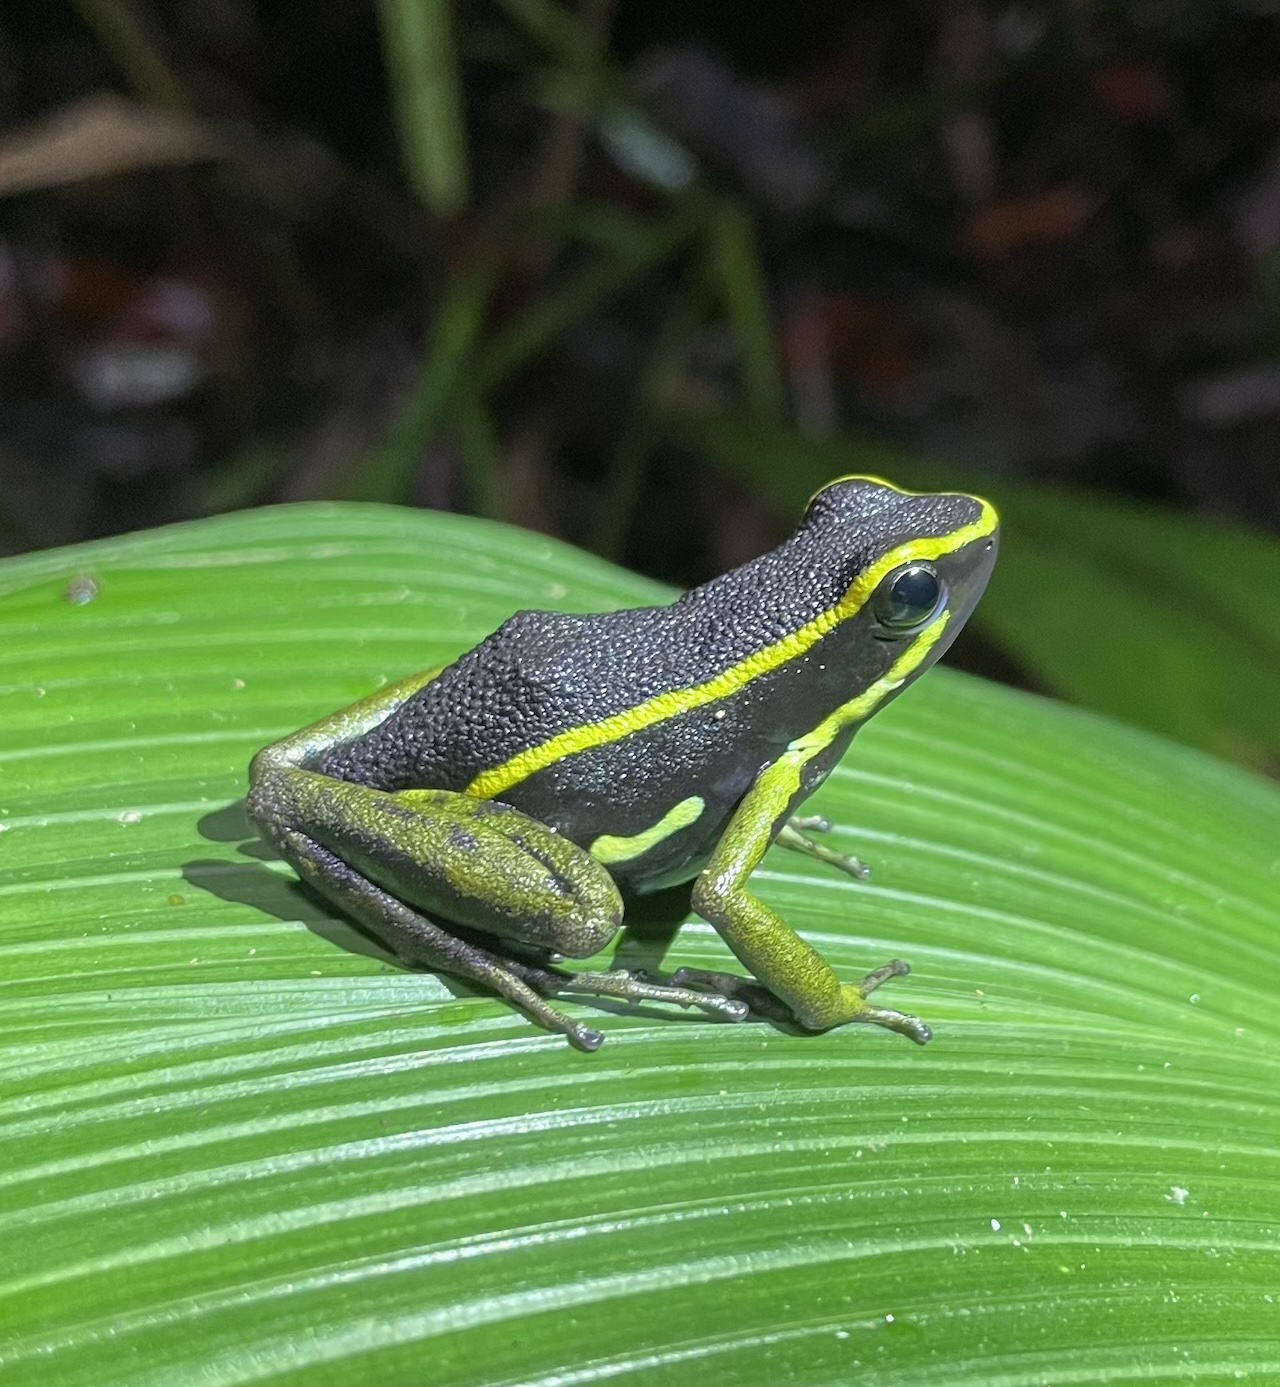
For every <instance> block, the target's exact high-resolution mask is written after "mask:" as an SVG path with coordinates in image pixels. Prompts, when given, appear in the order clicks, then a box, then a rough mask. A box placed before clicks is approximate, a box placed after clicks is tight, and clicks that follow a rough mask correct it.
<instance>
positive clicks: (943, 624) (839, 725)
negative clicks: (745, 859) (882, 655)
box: [739, 612, 951, 851]
mask: <svg viewBox="0 0 1280 1387" xmlns="http://www.w3.org/2000/svg"><path fill="white" fill-rule="evenodd" d="M950 620H951V613H950V612H943V613H941V615H939V616H938V617H937V618H935V620H933V621H931V622H930V623H929V625H928V626H926V627H925V628H924V630H923V631H921V633H920V634H919V636H917V637H916V639H915V640H914V641H912V643H911V645H910V647H909V648H908V649H907V650H904V651H903V653H902V654H901V655H900V656H899V657H898V658H897V659H896V660H895V661H894V662H893V664H892V665H891V666H890V667H889V669H888V671H887V672H886V673H884V674H882V675H881V676H880V678H879V679H877V680H876V682H875V683H874V684H871V685H868V687H867V688H865V689H864V690H863V691H862V692H861V693H860V694H859V695H858V696H857V697H856V698H851V699H850V700H849V701H848V703H842V704H841V705H840V707H839V708H837V709H836V710H835V712H834V713H831V714H829V715H828V716H827V717H825V718H823V720H822V721H821V722H820V723H819V724H818V725H817V727H815V728H814V729H813V731H811V732H806V733H805V734H804V736H802V737H797V738H796V739H795V741H794V742H791V743H790V744H789V745H788V747H787V749H786V751H784V752H783V753H782V755H781V756H779V757H778V759H777V760H776V761H773V762H771V763H770V764H769V765H767V766H766V767H765V768H764V770H762V771H761V772H760V775H759V776H758V777H757V779H756V782H755V784H754V785H753V786H752V787H751V791H750V793H749V795H748V797H747V798H748V800H749V801H751V802H752V804H753V805H754V804H756V803H757V802H758V801H759V799H760V797H763V798H764V800H765V801H766V804H767V811H762V812H767V813H768V814H769V815H770V817H772V818H777V816H778V815H779V814H781V813H783V811H784V810H785V809H786V807H787V805H789V804H791V802H792V801H793V800H794V799H795V797H796V795H797V794H799V792H800V785H801V779H802V773H803V771H804V768H805V766H807V765H808V764H809V762H810V761H812V760H813V758H814V757H815V756H817V755H818V754H819V752H822V751H825V750H826V748H827V747H829V746H830V745H831V743H832V742H834V741H835V740H836V738H837V737H839V735H840V734H841V733H842V732H844V731H845V730H846V729H847V728H849V727H852V726H854V725H855V724H857V723H860V722H865V721H866V720H867V719H868V718H869V717H870V716H871V714H872V713H874V712H875V710H876V709H877V708H878V707H879V706H880V705H881V704H882V703H883V702H884V701H885V699H887V698H888V697H889V696H890V695H891V694H894V693H896V692H897V691H898V690H899V689H900V688H901V687H902V686H903V685H904V684H905V683H906V682H907V680H908V679H910V678H911V676H912V675H913V674H914V673H915V672H916V670H918V669H919V668H920V666H921V665H922V664H923V663H924V662H925V660H927V659H928V658H929V652H930V651H931V650H932V649H933V647H934V646H935V645H937V643H938V641H939V640H940V639H941V638H942V633H943V631H945V630H946V628H947V623H948V622H949V621H950ZM746 802H747V801H744V804H745V803H746ZM741 812H742V810H741V809H739V813H741ZM762 851H763V849H762Z"/></svg>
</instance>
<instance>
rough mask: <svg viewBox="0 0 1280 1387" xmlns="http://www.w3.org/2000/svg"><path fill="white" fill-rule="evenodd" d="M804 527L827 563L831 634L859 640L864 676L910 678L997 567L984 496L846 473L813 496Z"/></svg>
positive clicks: (993, 519)
mask: <svg viewBox="0 0 1280 1387" xmlns="http://www.w3.org/2000/svg"><path fill="white" fill-rule="evenodd" d="M801 529H802V531H803V532H805V534H806V537H807V538H808V537H812V540H813V541H814V542H816V544H817V546H818V547H819V549H820V551H821V552H822V553H823V554H824V555H825V562H826V564H827V565H828V571H829V574H830V576H829V578H828V582H830V583H831V588H830V592H831V596H832V598H833V599H834V600H833V601H832V603H831V606H830V607H829V608H828V609H827V611H828V615H829V618H830V621H831V630H830V634H831V636H832V637H834V638H835V640H836V641H837V642H838V643H840V644H842V645H843V644H845V643H846V642H848V643H850V644H854V643H856V646H857V648H858V651H859V653H860V659H859V661H858V663H859V664H860V665H861V666H862V667H863V671H864V675H865V676H866V677H868V678H889V679H891V678H898V679H899V680H900V683H901V684H905V683H906V682H907V681H908V680H910V679H913V678H914V677H915V676H916V675H917V674H919V673H921V672H922V671H923V670H924V669H927V668H928V666H929V665H931V664H932V663H933V662H934V660H936V659H937V658H938V656H939V655H941V654H942V653H943V651H944V650H945V649H946V648H947V646H949V645H950V644H951V642H952V641H953V640H954V639H955V636H956V634H957V632H958V631H959V630H960V628H961V627H962V626H963V625H964V623H965V621H966V619H967V618H968V616H969V613H970V612H972V611H973V609H974V607H975V606H976V605H977V602H978V599H979V598H980V597H981V596H982V592H983V589H984V588H985V587H986V585H987V580H988V578H990V576H991V570H992V568H993V566H994V565H995V560H996V547H997V540H998V529H999V519H998V517H997V515H996V512H995V508H994V507H993V506H992V505H991V503H990V502H989V501H984V500H982V498H981V497H978V496H968V495H964V494H963V493H960V492H939V493H933V494H926V493H916V492H911V491H903V490H901V489H900V488H898V487H896V486H892V485H890V484H889V483H888V482H884V481H881V480H880V479H879V478H876V477H841V478H839V479H837V480H836V481H833V482H830V483H829V484H828V485H826V486H824V487H823V488H822V490H821V491H819V492H818V493H817V495H815V496H814V497H813V498H812V499H811V500H810V502H809V505H808V508H807V510H806V511H805V516H804V521H803V523H802V526H801ZM832 567H834V569H835V571H834V572H831V571H830V570H831V568H832Z"/></svg>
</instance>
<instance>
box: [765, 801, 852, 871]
mask: <svg viewBox="0 0 1280 1387" xmlns="http://www.w3.org/2000/svg"><path fill="white" fill-rule="evenodd" d="M831 826H832V825H831V820H830V819H824V818H822V816H821V815H819V814H811V815H809V816H808V817H806V818H791V819H788V820H787V822H786V823H785V824H783V825H782V828H781V830H780V831H779V833H778V836H777V837H776V838H775V839H774V842H775V843H777V845H778V846H779V847H780V848H787V849H788V850H789V851H791V852H798V853H803V854H804V856H805V857H813V858H816V859H817V860H818V861H819V862H826V863H827V864H828V865H829V866H832V867H837V868H839V870H840V871H842V872H847V873H848V874H849V876H851V877H853V878H854V880H855V881H866V879H867V878H868V877H869V876H870V875H871V868H870V867H868V866H867V864H866V863H865V862H863V861H862V859H861V858H859V857H855V856H854V855H853V853H851V852H836V850H835V849H834V848H829V847H827V845H826V844H825V843H819V842H816V841H815V840H814V839H812V838H810V837H809V833H810V832H813V833H830V832H831ZM802 829H803V830H806V831H804V832H802V831H801V830H802Z"/></svg>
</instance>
